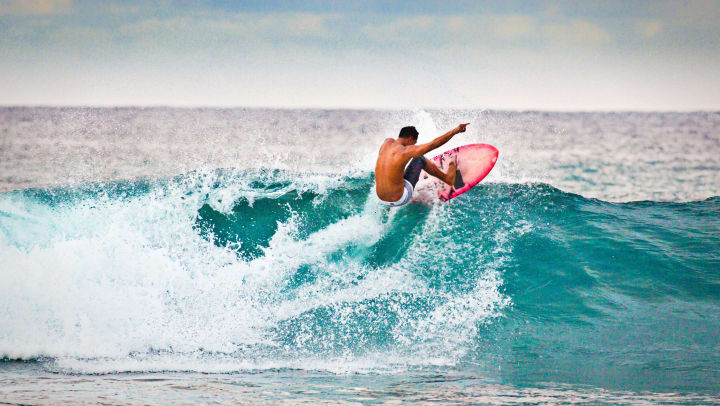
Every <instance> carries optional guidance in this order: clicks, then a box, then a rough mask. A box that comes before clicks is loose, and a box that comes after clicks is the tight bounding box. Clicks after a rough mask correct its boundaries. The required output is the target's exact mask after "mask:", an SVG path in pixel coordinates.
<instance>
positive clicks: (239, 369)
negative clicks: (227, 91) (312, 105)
mask: <svg viewBox="0 0 720 406" xmlns="http://www.w3.org/2000/svg"><path fill="white" fill-rule="evenodd" d="M460 122H471V125H470V126H469V127H468V132H467V133H464V134H460V135H458V136H456V137H455V138H454V139H453V140H452V141H451V142H450V143H449V144H447V146H446V147H441V148H440V149H441V150H444V149H449V148H451V147H455V146H459V145H463V144H468V143H475V142H485V143H489V144H493V145H495V146H496V147H497V148H498V149H499V150H500V157H499V160H498V163H497V165H496V167H495V169H494V170H493V171H492V172H491V174H490V175H489V176H488V178H486V180H484V181H483V182H482V183H481V184H480V185H478V186H477V187H475V188H474V189H472V190H471V191H469V192H468V193H466V194H464V195H462V196H460V197H458V198H457V199H454V200H452V201H450V202H447V203H441V202H439V201H429V202H422V203H415V204H411V205H408V206H404V207H402V208H399V209H392V210H388V209H387V208H385V207H384V206H383V205H382V204H381V203H380V202H379V201H378V199H377V197H376V196H375V194H374V178H373V173H372V171H373V168H374V163H375V159H376V154H377V149H378V147H379V145H380V143H381V142H382V140H383V139H385V138H387V137H394V136H396V135H397V132H398V130H399V128H400V127H402V126H405V125H415V126H416V127H417V128H418V130H419V131H420V142H425V141H429V140H431V139H432V138H434V137H435V136H437V135H440V134H442V133H443V132H445V131H447V130H449V129H451V128H453V127H455V126H456V125H457V124H458V123H460ZM429 155H432V154H429ZM719 196H720V113H543V112H497V111H481V110H463V111H460V110H452V111H434V110H415V111H369V110H368V111H354V110H273V109H168V108H98V109H95V108H8V107H5V108H0V404H73V405H75V404H94V403H99V402H102V403H106V404H129V405H135V404H150V405H160V404H188V405H190V404H253V403H273V404H336V403H343V404H390V403H397V402H405V403H410V404H430V403H433V404H437V403H453V404H473V403H484V404H547V403H593V404H597V403H610V404H617V403H621V404H648V403H663V404H717V403H720V338H719V337H720V197H719Z"/></svg>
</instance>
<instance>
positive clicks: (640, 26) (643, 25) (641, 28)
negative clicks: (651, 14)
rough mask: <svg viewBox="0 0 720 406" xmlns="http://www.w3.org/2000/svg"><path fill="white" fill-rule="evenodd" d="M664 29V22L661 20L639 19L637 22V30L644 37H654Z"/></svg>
mask: <svg viewBox="0 0 720 406" xmlns="http://www.w3.org/2000/svg"><path fill="white" fill-rule="evenodd" d="M660 30H662V23H661V22H660V21H659V20H638V21H636V22H635V32H637V33H638V34H640V35H641V36H642V37H643V38H647V39H650V38H654V37H655V36H656V35H658V33H660Z"/></svg>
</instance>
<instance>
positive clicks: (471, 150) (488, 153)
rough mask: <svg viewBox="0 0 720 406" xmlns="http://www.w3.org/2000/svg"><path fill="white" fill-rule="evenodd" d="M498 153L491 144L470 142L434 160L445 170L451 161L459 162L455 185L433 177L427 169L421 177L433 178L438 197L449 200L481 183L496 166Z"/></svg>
mask: <svg viewBox="0 0 720 406" xmlns="http://www.w3.org/2000/svg"><path fill="white" fill-rule="evenodd" d="M498 154H499V151H498V149H497V148H495V147H494V146H492V145H490V144H468V145H463V146H461V147H457V148H453V149H451V150H448V151H445V152H443V153H442V154H440V155H438V156H436V157H434V158H432V160H433V162H434V163H435V165H437V166H438V168H440V169H441V170H443V171H445V170H446V169H447V166H448V164H449V163H450V162H452V161H455V162H457V174H456V176H455V185H453V186H452V187H451V186H450V185H447V184H445V183H444V182H443V181H441V180H439V179H436V178H433V177H431V176H430V175H428V174H427V173H426V172H425V171H423V172H422V173H421V174H420V179H422V180H424V179H428V178H431V179H432V180H434V181H435V184H436V186H437V194H438V198H440V200H442V201H447V200H450V199H453V198H456V197H458V196H460V195H461V194H463V193H465V192H467V191H468V190H470V189H472V188H473V187H474V186H475V185H477V184H478V183H480V181H481V180H483V179H484V178H485V177H486V176H487V175H488V173H490V171H491V170H492V168H493V167H494V166H495V163H496V162H497V158H498Z"/></svg>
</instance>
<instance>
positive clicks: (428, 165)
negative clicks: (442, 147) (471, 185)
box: [425, 159, 457, 186]
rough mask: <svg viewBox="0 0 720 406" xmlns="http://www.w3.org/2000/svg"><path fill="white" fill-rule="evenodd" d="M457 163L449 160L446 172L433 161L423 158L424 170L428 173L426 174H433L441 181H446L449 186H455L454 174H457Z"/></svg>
mask: <svg viewBox="0 0 720 406" xmlns="http://www.w3.org/2000/svg"><path fill="white" fill-rule="evenodd" d="M456 167H457V165H456V164H455V161H450V163H449V164H448V170H447V173H445V172H443V171H441V170H440V168H438V167H437V166H436V165H435V164H434V163H433V161H431V160H429V159H426V160H425V172H427V173H428V175H431V176H434V177H436V178H438V179H440V180H441V181H443V182H445V183H447V184H448V185H450V186H455V175H456V174H457V171H456Z"/></svg>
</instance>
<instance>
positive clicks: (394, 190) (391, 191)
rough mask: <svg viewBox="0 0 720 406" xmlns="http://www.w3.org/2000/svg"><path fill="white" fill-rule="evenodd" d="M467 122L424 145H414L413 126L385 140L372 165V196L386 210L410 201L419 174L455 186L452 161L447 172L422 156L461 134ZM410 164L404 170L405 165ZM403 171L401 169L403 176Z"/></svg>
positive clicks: (414, 132) (404, 128)
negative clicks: (373, 195)
mask: <svg viewBox="0 0 720 406" xmlns="http://www.w3.org/2000/svg"><path fill="white" fill-rule="evenodd" d="M469 124H470V123H465V124H460V125H459V126H457V128H455V129H453V130H450V131H448V132H447V133H445V134H443V135H441V136H439V137H437V138H435V139H434V140H432V141H430V142H428V143H426V144H420V145H415V144H416V143H417V138H418V132H417V130H416V129H415V127H403V128H402V129H401V130H400V135H398V138H397V139H396V140H394V139H392V138H387V139H386V140H385V142H383V144H382V146H381V147H380V153H379V155H378V160H377V163H376V164H375V193H377V196H378V197H379V198H380V200H382V201H383V202H385V203H386V204H387V205H389V206H390V207H397V206H402V205H404V204H406V203H407V202H409V201H410V198H411V197H412V194H413V191H414V189H415V184H416V183H417V181H418V180H419V179H420V171H421V170H423V169H425V172H427V173H428V174H430V175H432V176H434V177H436V178H438V179H440V180H442V181H443V182H445V183H447V184H448V185H450V186H454V184H455V173H456V172H455V166H456V165H455V162H450V164H449V165H448V171H447V173H445V172H443V171H441V170H440V168H438V167H437V166H435V164H434V163H433V162H432V161H431V160H429V159H425V157H424V156H423V155H425V154H426V153H427V152H430V151H432V150H434V149H435V148H438V147H440V146H441V145H443V144H445V143H446V142H448V141H450V139H451V138H452V137H453V136H455V134H459V133H463V132H465V127H467V126H468V125H469ZM408 161H410V165H408V166H407V169H405V165H406V164H407V163H408ZM403 169H405V171H404V173H403Z"/></svg>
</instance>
